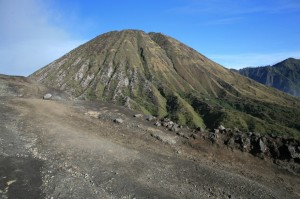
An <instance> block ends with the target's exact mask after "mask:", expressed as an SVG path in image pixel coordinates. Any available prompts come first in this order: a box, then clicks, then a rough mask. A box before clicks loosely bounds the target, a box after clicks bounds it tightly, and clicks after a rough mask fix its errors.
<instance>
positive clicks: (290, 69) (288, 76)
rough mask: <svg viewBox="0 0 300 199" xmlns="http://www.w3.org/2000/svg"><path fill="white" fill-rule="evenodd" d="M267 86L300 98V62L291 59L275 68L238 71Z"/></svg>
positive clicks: (265, 67) (266, 67)
mask: <svg viewBox="0 0 300 199" xmlns="http://www.w3.org/2000/svg"><path fill="white" fill-rule="evenodd" d="M238 72H239V73H240V74H242V75H244V76H247V77H249V78H251V79H253V80H255V81H258V82H260V83H262V84H265V85H267V86H271V87H274V88H277V89H278V90H281V91H283V92H286V93H289V94H291V95H294V96H296V97H300V60H299V59H293V58H289V59H286V60H284V61H282V62H280V63H277V64H275V65H273V66H264V67H256V68H244V69H240V70H239V71H238Z"/></svg>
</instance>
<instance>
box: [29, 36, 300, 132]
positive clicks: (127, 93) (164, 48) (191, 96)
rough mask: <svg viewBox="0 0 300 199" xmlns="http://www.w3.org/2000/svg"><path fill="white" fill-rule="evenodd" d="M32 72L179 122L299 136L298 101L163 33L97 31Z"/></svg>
mask: <svg viewBox="0 0 300 199" xmlns="http://www.w3.org/2000/svg"><path fill="white" fill-rule="evenodd" d="M31 77H32V78H35V79H36V80H38V81H40V82H43V83H44V84H46V85H51V86H54V87H56V88H60V89H63V90H65V91H68V92H69V93H71V94H72V95H73V96H75V97H77V98H81V99H88V100H105V101H110V102H114V103H117V104H122V105H125V106H127V107H129V108H132V109H135V110H140V111H142V112H144V113H146V114H152V115H156V116H158V117H170V118H171V119H172V120H174V121H176V122H178V123H180V124H182V125H189V126H192V127H203V128H205V127H207V128H216V127H217V126H218V125H220V124H223V125H225V126H226V127H231V128H234V127H237V128H240V129H241V130H245V131H257V132H260V133H274V134H286V135H289V136H291V137H297V136H299V135H300V129H299V123H297V121H300V120H299V119H300V118H299V115H300V101H299V100H298V99H296V98H293V97H291V96H288V95H285V94H284V93H282V92H279V91H277V90H276V89H272V88H268V87H266V86H264V85H261V84H259V83H256V82H255V81H253V80H250V79H248V78H245V77H243V76H242V75H240V74H238V73H235V72H233V71H230V70H227V69H226V68H224V67H222V66H220V65H219V64H217V63H215V62H213V61H211V60H209V59H208V58H206V57H205V56H203V55H201V54H200V53H198V52H197V51H195V50H194V49H192V48H190V47H188V46H186V45H184V44H182V43H180V42H179V41H177V40H175V39H173V38H171V37H168V36H165V35H163V34H161V33H149V34H146V33H145V32H143V31H135V30H126V31H114V32H109V33H106V34H103V35H100V36H98V37H96V38H95V39H93V40H91V41H89V42H88V43H86V44H84V45H82V46H80V47H78V48H76V49H74V50H73V51H71V52H70V53H68V54H66V55H65V56H63V57H62V58H60V59H58V60H56V61H54V62H52V63H51V64H49V65H47V66H46V67H44V68H42V69H40V70H38V71H37V72H35V73H34V74H32V75H31Z"/></svg>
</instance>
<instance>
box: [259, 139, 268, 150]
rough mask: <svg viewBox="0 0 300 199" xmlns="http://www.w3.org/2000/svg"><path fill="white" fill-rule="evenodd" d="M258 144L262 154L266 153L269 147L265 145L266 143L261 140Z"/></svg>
mask: <svg viewBox="0 0 300 199" xmlns="http://www.w3.org/2000/svg"><path fill="white" fill-rule="evenodd" d="M258 144H259V150H260V152H261V153H264V152H266V150H267V146H266V145H265V143H264V142H263V140H262V139H261V138H260V139H259V140H258Z"/></svg>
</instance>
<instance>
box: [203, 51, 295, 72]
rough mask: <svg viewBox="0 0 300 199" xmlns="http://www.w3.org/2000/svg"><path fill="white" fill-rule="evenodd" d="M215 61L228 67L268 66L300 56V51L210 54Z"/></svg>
mask: <svg viewBox="0 0 300 199" xmlns="http://www.w3.org/2000/svg"><path fill="white" fill-rule="evenodd" d="M208 57H209V58H210V59H212V60H214V61H215V62H217V63H219V64H221V65H223V66H225V67H227V68H234V69H240V68H245V67H249V66H266V65H273V64H276V63H278V62H280V61H283V60H285V59H287V58H291V57H292V58H297V59H299V58H300V51H295V52H278V53H268V54H263V53H261V54H257V53H245V54H227V55H226V54H223V55H216V54H215V55H214V54H211V55H208Z"/></svg>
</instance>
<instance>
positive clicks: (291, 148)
mask: <svg viewBox="0 0 300 199" xmlns="http://www.w3.org/2000/svg"><path fill="white" fill-rule="evenodd" d="M288 151H289V152H290V154H291V157H292V158H300V153H297V151H296V148H295V147H294V146H291V145H289V146H288Z"/></svg>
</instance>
